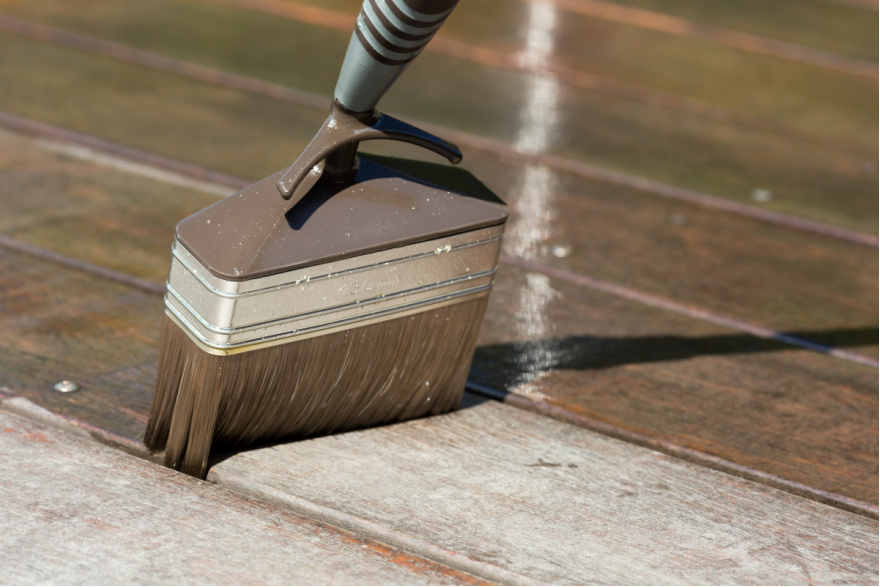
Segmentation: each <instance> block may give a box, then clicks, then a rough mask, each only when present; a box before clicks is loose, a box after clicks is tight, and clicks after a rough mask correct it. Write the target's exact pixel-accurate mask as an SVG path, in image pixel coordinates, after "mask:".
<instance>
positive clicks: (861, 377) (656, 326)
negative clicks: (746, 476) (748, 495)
mask: <svg viewBox="0 0 880 587" xmlns="http://www.w3.org/2000/svg"><path fill="white" fill-rule="evenodd" d="M480 334H481V338H480V340H479V342H478V346H477V354H476V357H475V359H474V364H473V367H472V370H471V378H470V380H471V381H473V382H475V383H480V384H484V385H487V386H489V387H492V388H495V389H501V390H509V391H512V392H513V393H516V394H520V395H523V396H525V397H527V398H531V399H533V400H537V401H540V402H546V403H548V404H550V405H552V406H557V407H560V408H562V409H564V410H566V411H569V412H571V413H573V414H580V415H583V416H586V417H588V418H593V419H596V420H599V421H601V422H606V423H609V424H613V425H614V426H617V427H620V428H622V429H625V430H630V431H633V432H636V433H638V434H643V435H646V436H649V437H653V438H658V439H663V440H665V441H669V442H672V443H675V444H677V445H681V446H685V447H688V448H691V449H696V450H699V451H703V452H706V453H709V454H711V455H715V456H719V457H722V458H724V459H727V460H730V461H734V462H737V463H740V464H743V465H747V466H750V467H753V468H755V469H759V470H762V471H766V472H768V473H772V474H774V475H778V476H781V477H783V478H786V479H790V480H792V481H796V482H799V483H803V484H806V485H810V486H813V487H817V488H820V489H822V490H825V491H830V492H833V493H838V494H841V495H844V496H847V497H851V498H855V499H858V500H861V501H864V502H868V503H872V504H875V505H876V504H877V462H878V452H877V450H878V445H877V436H876V430H877V421H878V404H877V371H876V369H874V368H872V367H866V366H863V365H858V364H854V363H848V362H844V361H840V360H838V359H834V358H831V357H826V356H823V355H820V354H817V353H813V352H809V351H803V350H795V349H793V348H791V347H789V348H784V346H783V345H782V344H781V343H776V342H773V341H764V340H761V339H756V338H752V337H749V336H744V335H742V334H740V333H737V332H732V331H730V330H727V329H724V328H721V327H718V326H715V325H710V324H708V323H704V322H696V321H694V320H692V319H689V318H686V317H684V316H678V315H675V314H672V313H667V312H663V311H658V310H656V309H652V308H648V307H646V306H641V305H638V304H634V303H633V302H629V301H626V300H622V299H620V298H616V297H613V296H610V295H608V294H605V293H601V292H598V291H592V290H585V289H582V288H578V287H576V286H574V285H572V284H569V283H567V282H563V281H559V280H555V279H550V278H548V277H547V276H546V275H543V274H540V273H534V272H524V271H522V270H519V269H517V268H514V267H511V266H502V268H501V269H500V271H499V274H498V278H497V282H496V286H495V288H494V291H493V294H492V297H491V298H490V304H489V309H488V311H487V314H486V319H485V321H484V323H483V328H482V330H481V333H480Z"/></svg>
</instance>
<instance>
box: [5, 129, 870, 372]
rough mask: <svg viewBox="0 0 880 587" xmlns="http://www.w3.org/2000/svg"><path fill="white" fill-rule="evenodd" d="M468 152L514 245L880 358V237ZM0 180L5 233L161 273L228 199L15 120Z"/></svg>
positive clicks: (546, 260) (558, 263)
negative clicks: (183, 232) (858, 237)
mask: <svg viewBox="0 0 880 587" xmlns="http://www.w3.org/2000/svg"><path fill="white" fill-rule="evenodd" d="M53 145H54V144H53ZM53 148H55V147H54V146H53ZM57 148H58V149H62V148H65V147H64V145H57ZM386 150H387V149H386ZM397 152H398V154H400V155H406V154H408V152H407V151H406V150H405V149H398V151H397ZM72 153H74V154H76V153H77V151H75V150H74V151H72ZM467 164H468V166H469V167H470V168H471V169H472V170H473V171H474V172H475V173H476V174H477V176H478V177H481V178H483V179H484V181H486V182H487V183H488V184H489V185H490V186H491V187H492V188H493V189H494V190H495V191H496V192H497V193H499V194H503V195H504V196H505V199H506V200H507V201H508V202H509V204H510V205H511V206H512V207H513V217H512V218H511V221H510V224H509V227H508V232H507V237H506V243H505V251H506V252H507V253H508V254H510V255H512V256H514V257H521V258H526V259H531V260H534V261H537V262H540V263H541V264H545V265H547V266H549V267H554V268H560V269H564V270H566V271H570V272H573V273H575V274H579V275H589V276H591V277H595V278H598V279H604V280H608V281H611V282H614V283H619V284H624V285H627V286H629V287H633V288H636V289H639V290H642V291H645V292H648V293H651V294H654V295H660V296H663V297H666V298H670V299H675V300H679V301H681V302H684V303H688V304H695V305H697V306H699V307H701V308H703V309H706V310H710V311H713V312H717V313H720V314H724V315H728V316H732V317H735V318H738V319H740V320H745V321H747V322H754V323H757V324H760V325H762V326H766V327H769V328H774V329H777V330H781V331H789V332H794V333H796V334H797V335H798V336H799V337H800V338H804V339H807V340H813V341H816V342H821V343H824V344H828V345H831V346H840V347H843V348H857V349H859V350H861V351H862V352H864V353H867V354H868V355H873V356H875V357H876V354H877V348H876V344H877V332H876V326H875V324H874V320H873V319H872V316H874V315H875V314H876V313H877V299H876V296H875V295H874V292H875V291H876V290H877V287H878V277H877V269H876V266H875V262H874V261H875V258H876V252H875V251H873V250H872V249H869V248H867V247H863V246H858V245H851V244H849V243H843V242H836V241H831V240H826V239H818V238H816V237H815V236H814V235H810V234H803V233H801V232H798V231H789V230H786V229H777V230H767V227H766V226H765V225H764V224H763V223H761V222H759V221H755V220H750V219H747V218H740V217H728V216H726V215H724V214H719V213H718V212H717V211H708V210H704V209H701V208H699V207H685V206H681V205H676V204H671V203H668V202H663V201H657V200H656V199H654V198H652V197H651V196H647V195H645V194H642V193H640V192H637V191H634V190H628V189H622V188H619V187H616V186H612V185H609V184H603V183H600V182H586V181H583V179H580V178H577V177H573V176H571V175H568V174H556V173H553V172H551V171H549V170H547V169H545V168H540V167H525V168H522V167H519V168H516V167H515V166H514V165H512V164H511V163H510V162H505V161H504V159H503V158H500V157H497V156H492V155H486V154H472V155H471V156H469V157H468V163H467ZM156 173H157V175H158V173H159V171H158V170H157V172H156ZM536 177H537V178H538V179H540V180H541V181H538V182H536V181H535V178H536ZM0 180H2V181H3V182H4V184H5V185H8V186H10V188H11V189H9V190H7V191H6V192H4V193H5V195H4V194H0V204H2V205H3V207H4V209H5V210H7V215H6V216H5V217H4V218H3V219H0V234H5V235H8V236H12V237H14V238H16V239H19V240H23V241H25V242H28V243H30V244H34V245H37V246H40V247H44V248H47V249H50V250H54V251H56V252H59V253H63V254H67V255H71V256H74V257H77V258H80V259H82V260H85V261H89V262H92V263H97V264H100V265H104V266H106V267H109V268H112V269H116V270H119V271H124V272H127V273H130V274H132V275H136V276H138V277H144V278H147V279H150V280H153V281H155V282H157V283H162V282H164V280H165V277H166V274H167V270H168V267H167V265H168V261H167V259H168V249H169V246H170V244H169V243H170V242H171V240H172V234H173V227H174V224H175V223H176V222H177V221H178V220H179V219H181V218H184V217H186V216H188V215H189V214H192V213H193V212H195V211H197V210H199V209H201V208H204V207H206V206H208V205H210V204H212V203H213V202H214V201H216V199H217V197H218V196H217V195H216V194H215V193H207V192H204V191H198V190H194V189H188V188H186V187H184V186H179V185H176V184H173V183H166V182H164V181H160V180H158V179H157V178H153V179H152V180H151V179H150V178H144V177H143V176H135V175H132V174H131V173H127V172H125V171H123V170H116V169H112V168H108V167H106V166H104V165H100V164H94V163H89V162H87V161H84V160H82V159H75V158H73V157H70V156H65V155H64V154H63V153H59V152H57V150H56V151H49V150H47V149H46V148H44V147H43V146H40V145H39V144H35V143H34V141H32V140H30V139H23V138H19V137H16V136H15V135H12V134H8V133H3V132H2V131H0ZM60 190H63V192H64V193H65V194H66V195H65V196H64V197H59V195H58V194H59V191H60ZM229 190H230V191H231V190H232V188H229ZM554 247H556V248H554ZM559 250H561V251H562V252H563V253H564V256H562V257H559V256H556V254H559ZM554 251H556V254H554ZM817 275H821V276H822V280H821V283H817ZM756 283H760V284H761V286H760V287H758V288H756V287H755V284H756Z"/></svg>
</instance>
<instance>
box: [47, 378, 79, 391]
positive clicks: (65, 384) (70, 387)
mask: <svg viewBox="0 0 880 587" xmlns="http://www.w3.org/2000/svg"><path fill="white" fill-rule="evenodd" d="M52 389H54V390H55V391H60V392H61V393H73V392H74V391H77V390H78V389H79V385H77V384H76V383H74V382H73V381H68V380H67V379H65V380H63V381H59V382H58V383H56V384H55V385H53V386H52Z"/></svg>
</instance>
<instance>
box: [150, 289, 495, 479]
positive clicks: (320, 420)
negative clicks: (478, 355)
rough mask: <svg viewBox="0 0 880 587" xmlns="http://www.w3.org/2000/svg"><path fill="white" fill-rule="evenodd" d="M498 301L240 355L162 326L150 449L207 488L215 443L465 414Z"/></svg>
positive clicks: (451, 307)
mask: <svg viewBox="0 0 880 587" xmlns="http://www.w3.org/2000/svg"><path fill="white" fill-rule="evenodd" d="M487 301H488V296H481V297H478V298H475V299H470V300H467V301H462V302H459V303H455V304H451V305H448V306H444V307H441V308H437V309H430V310H426V311H424V312H421V313H418V314H413V315H409V316H403V317H400V318H393V319H390V320H386V321H383V322H379V323H376V324H370V325H368V326H361V327H357V328H352V329H350V330H344V331H341V332H336V333H333V334H326V335H323V336H316V337H313V338H308V339H305V340H299V341H293V342H289V343H286V344H280V345H276V346H272V347H268V348H262V349H257V350H253V351H248V352H243V353H239V354H234V355H223V356H221V355H213V354H210V353H207V352H205V351H203V350H202V349H201V348H200V347H199V346H197V345H196V344H195V343H193V341H192V340H191V339H190V338H189V336H188V335H187V334H186V333H185V332H184V331H183V330H181V329H180V327H178V326H177V324H176V323H174V322H173V321H172V320H171V319H170V318H168V317H167V316H166V317H165V320H164V323H163V326H162V340H161V345H160V347H161V355H160V357H159V377H158V380H157V382H156V394H155V395H154V397H153V406H152V408H151V411H150V421H149V423H148V425H147V433H146V438H145V443H146V445H147V447H148V448H149V449H151V450H154V451H161V450H163V449H164V450H165V451H166V453H165V464H166V466H169V467H173V468H175V469H179V470H180V471H182V472H184V473H187V474H189V475H194V476H196V477H202V478H204V476H205V474H206V470H207V466H208V455H209V453H210V450H211V445H212V443H216V444H218V445H223V446H242V445H248V444H253V443H257V442H267V441H277V440H281V439H293V438H302V437H308V436H314V435H318V434H329V433H332V432H339V431H342V430H351V429H354V428H363V427H366V426H375V425H379V424H386V423H390V422H398V421H401V420H408V419H411V418H417V417H419V416H425V415H429V414H441V413H443V412H448V411H450V410H454V409H456V408H457V407H458V405H459V403H460V401H461V397H462V393H463V392H464V386H465V382H466V380H467V375H468V370H469V369H470V364H471V359H472V357H473V353H474V346H475V345H476V340H477V333H478V331H479V328H480V322H481V321H482V318H483V313H484V312H485V310H486V303H487Z"/></svg>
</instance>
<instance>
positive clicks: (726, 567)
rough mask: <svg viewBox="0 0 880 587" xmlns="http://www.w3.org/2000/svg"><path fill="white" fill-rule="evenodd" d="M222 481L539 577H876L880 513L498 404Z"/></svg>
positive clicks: (220, 470)
mask: <svg viewBox="0 0 880 587" xmlns="http://www.w3.org/2000/svg"><path fill="white" fill-rule="evenodd" d="M209 479H210V480H213V481H215V482H217V483H218V484H220V485H222V486H225V487H229V488H233V489H234V490H235V491H239V492H242V493H244V494H249V495H252V496H255V497H258V498H259V499H265V500H267V501H270V502H272V503H275V504H278V505H284V506H287V507H291V508H294V509H296V510H299V511H302V512H309V513H312V512H326V515H328V516H330V515H334V513H335V512H339V513H336V514H335V516H336V517H335V521H336V523H338V524H341V525H344V526H345V527H347V528H348V529H351V530H355V529H357V531H359V532H363V533H366V534H367V535H371V536H372V537H374V538H375V539H379V540H386V541H390V540H397V541H399V544H406V545H407V546H409V547H411V548H412V547H419V546H421V547H422V548H424V549H425V551H426V552H430V553H431V556H437V557H438V558H440V557H441V556H442V555H443V553H448V554H447V558H448V560H447V561H446V562H451V561H452V560H456V561H461V560H462V559H469V560H470V561H472V563H471V565H472V566H473V567H474V568H476V567H477V566H478V565H481V564H492V565H497V566H500V567H503V568H506V569H508V570H510V571H513V572H516V573H521V574H523V575H526V576H527V577H528V578H529V579H532V580H533V581H534V582H548V583H554V584H561V583H573V584H596V583H626V584H658V583H701V584H732V583H736V584H742V583H767V584H769V583H773V584H806V583H813V582H816V583H836V582H853V583H872V582H876V580H877V548H878V545H877V522H876V521H875V520H869V519H866V518H863V517H860V516H857V515H855V514H850V513H847V512H843V511H840V510H836V509H834V508H830V507H827V506H824V505H821V504H817V503H815V502H812V501H809V500H804V499H801V498H798V497H795V496H792V495H789V494H785V493H782V492H778V491H776V490H773V489H770V488H766V487H762V486H759V485H756V484H752V483H750V482H745V481H742V480H739V479H736V478H734V477H730V476H728V475H726V474H723V473H718V472H714V471H711V470H708V469H705V468H702V467H697V466H694V465H691V464H688V463H685V462H682V461H678V460H676V459H673V458H670V457H667V456H665V455H661V454H658V453H655V452H652V451H649V450H647V449H643V448H640V447H635V446H633V445H630V444H628V443H624V442H620V441H617V440H613V439H609V438H607V437H603V436H601V435H597V434H594V433H592V432H589V431H586V430H582V429H579V428H576V427H573V426H569V425H566V424H563V423H560V422H555V421H552V420H549V419H546V418H542V417H540V416H537V415H534V414H530V413H528V412H525V411H522V410H517V409H515V408H511V407H508V406H504V405H501V404H498V403H494V402H487V403H483V404H480V405H478V406H476V407H472V408H470V409H465V410H462V411H459V412H456V413H453V414H448V415H444V416H438V417H433V418H428V419H424V420H419V421H415V422H409V423H404V424H400V425H394V426H388V427H384V428H379V429H374V430H368V431H363V432H353V433H349V434H340V435H335V436H331V437H328V438H321V439H314V440H307V441H303V442H298V443H292V444H286V445H279V446H275V447H272V448H266V449H259V450H253V451H248V452H243V453H240V454H237V455H234V456H232V457H231V458H228V459H227V460H224V461H222V462H220V463H219V464H217V465H215V466H214V467H213V468H212V469H211V472H210V473H209ZM441 560H443V559H441ZM463 564H464V563H462V562H456V565H457V566H458V567H459V568H464V567H463V566H462V565H463Z"/></svg>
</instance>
